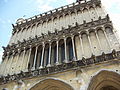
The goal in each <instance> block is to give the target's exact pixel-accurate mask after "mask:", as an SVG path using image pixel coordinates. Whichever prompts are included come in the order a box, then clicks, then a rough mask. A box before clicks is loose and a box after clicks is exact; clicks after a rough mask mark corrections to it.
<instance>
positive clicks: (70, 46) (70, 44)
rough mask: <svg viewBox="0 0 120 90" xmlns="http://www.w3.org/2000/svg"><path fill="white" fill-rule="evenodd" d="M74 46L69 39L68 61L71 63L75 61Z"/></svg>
mask: <svg viewBox="0 0 120 90" xmlns="http://www.w3.org/2000/svg"><path fill="white" fill-rule="evenodd" d="M73 58H74V57H73V45H72V40H71V38H70V37H69V38H67V59H68V60H69V61H71V60H72V59H73Z"/></svg>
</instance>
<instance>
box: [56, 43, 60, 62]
mask: <svg viewBox="0 0 120 90" xmlns="http://www.w3.org/2000/svg"><path fill="white" fill-rule="evenodd" d="M56 44H57V54H56V57H57V59H56V64H59V41H56Z"/></svg>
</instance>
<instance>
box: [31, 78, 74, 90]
mask: <svg viewBox="0 0 120 90" xmlns="http://www.w3.org/2000/svg"><path fill="white" fill-rule="evenodd" d="M30 90H74V89H73V88H72V87H71V86H70V85H68V84H67V83H65V82H63V81H60V80H56V79H45V80H43V81H40V82H39V83H37V84H36V85H34V86H33V87H32V88H30Z"/></svg>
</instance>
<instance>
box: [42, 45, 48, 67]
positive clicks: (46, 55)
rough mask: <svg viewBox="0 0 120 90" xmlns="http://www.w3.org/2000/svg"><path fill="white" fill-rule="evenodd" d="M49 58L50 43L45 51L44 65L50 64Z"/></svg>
mask: <svg viewBox="0 0 120 90" xmlns="http://www.w3.org/2000/svg"><path fill="white" fill-rule="evenodd" d="M48 60H49V44H46V45H45V52H44V61H43V63H44V65H43V66H47V65H48Z"/></svg>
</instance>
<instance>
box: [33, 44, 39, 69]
mask: <svg viewBox="0 0 120 90" xmlns="http://www.w3.org/2000/svg"><path fill="white" fill-rule="evenodd" d="M37 52H38V46H36V50H35V56H34V61H33V66H32V70H35V64H36V60H37Z"/></svg>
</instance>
